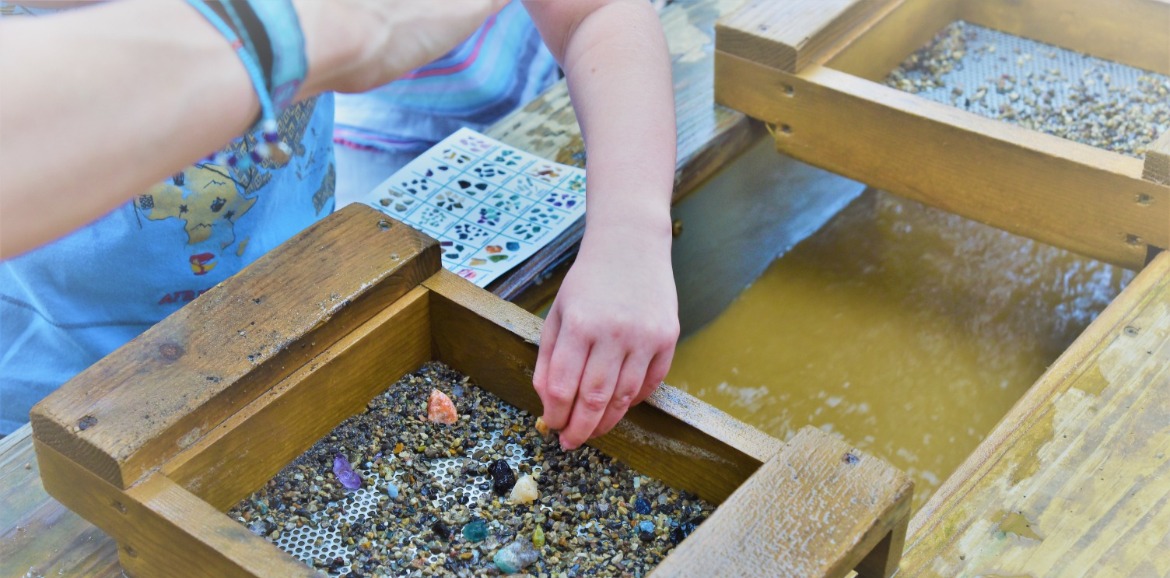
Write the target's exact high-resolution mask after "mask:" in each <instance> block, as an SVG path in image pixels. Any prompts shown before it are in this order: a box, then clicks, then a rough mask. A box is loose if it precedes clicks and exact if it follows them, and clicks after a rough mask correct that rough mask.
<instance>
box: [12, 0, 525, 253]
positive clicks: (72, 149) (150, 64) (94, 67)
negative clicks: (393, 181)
mask: <svg viewBox="0 0 1170 578" xmlns="http://www.w3.org/2000/svg"><path fill="white" fill-rule="evenodd" d="M503 3H504V0H444V2H441V3H434V2H431V1H429V0H398V1H396V2H387V1H385V0H331V1H328V2H327V1H324V0H294V5H295V8H296V11H297V13H298V16H299V19H300V22H301V27H302V29H303V31H304V34H305V45H306V53H307V57H308V64H309V71H308V77H307V78H306V79H305V84H304V85H303V87H302V91H301V93H300V95H299V96H300V97H301V98H305V97H309V96H313V95H315V94H317V93H319V92H323V91H325V90H352V91H358V90H364V89H368V88H373V87H375V86H378V85H380V84H383V83H385V82H388V81H390V80H392V79H393V78H396V77H397V76H399V75H401V74H402V73H405V72H407V71H409V70H411V69H412V68H414V67H417V66H420V65H422V64H424V63H426V62H428V61H430V60H431V59H433V58H435V57H438V56H440V55H442V54H443V53H444V52H446V51H447V50H448V49H450V47H451V46H454V45H455V44H456V43H457V42H459V41H461V40H463V39H464V38H466V37H467V36H468V35H469V34H471V32H472V31H474V30H475V27H476V26H478V25H479V24H480V23H481V22H483V20H484V19H485V18H486V17H487V16H488V15H489V14H491V13H493V12H494V11H495V10H497V9H499V8H500V7H501V6H503ZM58 5H59V4H58ZM258 112H259V101H258V99H257V97H256V94H255V92H254V90H253V88H252V84H251V81H250V80H249V78H248V76H247V74H246V73H245V70H244V67H243V65H242V64H241V63H240V61H239V59H238V58H237V56H236V54H235V52H234V51H233V50H232V47H231V46H230V45H229V44H228V42H227V41H226V40H225V39H224V37H223V36H221V35H220V34H219V32H217V31H216V30H215V29H214V28H213V27H212V26H211V25H210V24H209V23H208V22H207V21H206V20H205V19H204V18H203V17H202V16H201V15H200V14H199V13H198V12H196V11H195V10H194V9H193V8H192V7H191V6H188V5H187V3H186V2H182V1H181V0H125V1H120V2H109V3H106V4H101V5H96V6H91V7H84V8H79V9H77V10H73V11H69V12H65V13H61V14H56V15H52V16H43V17H14V18H4V19H3V20H2V21H0V127H3V128H2V130H3V135H2V136H0V258H5V257H11V256H14V255H17V254H19V253H21V252H24V251H26V250H29V249H32V248H34V247H36V246H37V245H40V244H43V243H46V242H48V241H51V240H53V239H54V238H56V237H59V236H61V235H64V234H66V233H68V232H69V231H71V230H73V229H76V228H78V227H81V226H83V225H85V224H86V223H88V222H90V221H91V220H93V219H96V218H98V217H100V216H101V215H103V214H105V213H106V212H108V211H110V210H111V209H113V208H115V207H116V206H118V205H119V204H121V203H123V202H125V201H126V200H127V199H128V198H130V196H132V195H134V194H137V193H140V192H142V191H145V190H147V189H148V188H149V187H150V186H151V185H153V184H155V183H157V182H158V181H160V180H162V179H164V178H166V177H168V176H170V175H172V174H174V173H176V172H178V171H179V170H181V169H182V168H183V167H185V166H187V165H189V164H190V163H191V162H193V161H196V160H198V159H199V158H201V157H203V156H205V155H207V154H209V153H212V152H214V151H216V150H218V149H219V148H220V147H222V146H224V145H225V144H227V142H228V141H230V140H231V139H232V138H233V137H235V136H238V135H240V134H241V133H242V132H244V131H245V130H246V129H247V128H248V126H249V124H251V122H252V121H253V120H254V119H255V118H256V116H257V114H258Z"/></svg>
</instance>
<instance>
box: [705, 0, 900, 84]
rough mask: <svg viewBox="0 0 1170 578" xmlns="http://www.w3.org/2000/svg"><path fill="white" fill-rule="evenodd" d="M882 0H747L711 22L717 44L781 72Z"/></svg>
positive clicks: (820, 54)
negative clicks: (748, 0) (732, 10)
mask: <svg viewBox="0 0 1170 578" xmlns="http://www.w3.org/2000/svg"><path fill="white" fill-rule="evenodd" d="M887 3H888V2H886V1H884V0H788V1H786V2H776V1H775V0H752V1H750V2H748V3H747V4H746V5H744V6H743V7H742V8H740V9H739V10H737V11H735V12H733V13H732V14H729V15H728V16H725V17H724V18H723V19H722V20H720V21H719V22H717V23H716V24H715V34H716V37H717V39H718V40H717V41H718V43H719V48H718V49H719V50H720V51H722V52H725V53H727V54H734V55H736V56H738V57H740V58H744V59H747V60H751V61H753V62H759V63H761V64H764V65H765V66H770V67H772V68H775V69H777V70H783V71H784V72H800V71H801V70H803V69H804V67H806V66H808V65H809V64H812V63H813V62H817V61H818V60H820V59H822V58H824V57H825V52H826V51H827V50H828V49H829V48H830V47H833V46H838V44H839V41H840V39H841V38H842V36H844V35H846V34H848V33H849V32H851V31H852V30H854V29H855V28H857V27H858V26H861V25H862V24H863V23H865V22H867V21H868V20H869V19H870V17H871V16H872V15H873V14H874V13H875V12H877V11H878V10H880V9H881V8H883V7H884V5H885V4H887Z"/></svg>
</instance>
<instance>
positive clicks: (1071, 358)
mask: <svg viewBox="0 0 1170 578" xmlns="http://www.w3.org/2000/svg"><path fill="white" fill-rule="evenodd" d="M1168 452H1170V253H1166V252H1163V253H1162V254H1160V255H1159V256H1158V257H1157V258H1156V259H1154V261H1153V262H1152V263H1151V264H1150V265H1149V266H1148V267H1146V269H1145V270H1143V271H1142V272H1141V273H1140V274H1138V276H1137V277H1136V278H1135V279H1134V280H1133V282H1132V283H1130V285H1129V287H1127V288H1126V289H1125V291H1123V292H1122V294H1121V295H1120V296H1118V297H1117V299H1115V300H1114V301H1113V303H1112V304H1110V305H1109V307H1108V308H1107V309H1106V310H1105V311H1104V312H1103V313H1102V314H1101V315H1100V317H1098V318H1097V319H1096V320H1095V321H1094V322H1093V323H1092V325H1090V326H1089V328H1088V329H1086V330H1085V333H1084V334H1083V335H1081V337H1080V338H1078V339H1077V341H1076V342H1074V343H1073V345H1072V347H1070V348H1069V349H1068V350H1067V351H1066V352H1065V353H1064V354H1063V355H1062V356H1061V357H1060V359H1058V360H1057V361H1056V363H1055V364H1053V366H1052V367H1051V368H1049V370H1048V371H1047V372H1046V373H1045V374H1044V375H1043V376H1042V377H1041V378H1040V380H1039V381H1038V382H1037V383H1036V385H1035V386H1033V387H1032V389H1031V390H1029V391H1028V393H1026V394H1025V395H1024V397H1023V398H1022V399H1021V400H1020V401H1019V402H1018V403H1017V404H1016V406H1015V407H1014V408H1013V409H1012V411H1011V412H1010V413H1009V414H1008V415H1007V416H1006V417H1004V419H1003V421H1001V422H1000V424H999V425H998V426H997V427H996V428H995V430H993V431H992V432H991V434H990V435H989V436H988V437H987V440H986V441H984V443H983V444H981V445H980V446H979V449H978V450H977V451H976V452H975V453H974V454H973V455H972V456H971V457H970V458H969V459H968V460H967V461H966V462H965V463H964V464H963V465H962V466H961V467H960V468H959V470H958V471H956V472H955V473H954V474H953V475H952V476H951V477H950V478H949V479H948V480H947V482H946V483H944V484H943V486H942V487H941V488H940V489H939V490H938V492H936V493H935V494H934V496H932V497H931V499H930V501H929V502H928V503H927V505H926V506H925V507H924V508H923V509H922V510H921V511H920V512H918V514H916V515H915V517H914V520H913V522H912V525H911V530H910V533H911V536H910V539H909V540H908V541H907V550H906V553H905V557H904V558H903V561H902V569H901V571H900V573H899V576H1166V575H1168V574H1170V555H1168V554H1167V553H1168V552H1170V460H1167V454H1168Z"/></svg>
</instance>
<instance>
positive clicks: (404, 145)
mask: <svg viewBox="0 0 1170 578" xmlns="http://www.w3.org/2000/svg"><path fill="white" fill-rule="evenodd" d="M558 77H559V69H558V68H557V63H556V60H554V59H553V57H552V54H551V53H550V52H549V51H548V48H546V47H545V45H544V42H543V41H542V40H541V38H540V33H539V32H538V31H537V30H536V26H535V25H533V23H532V19H531V18H530V17H529V16H528V12H527V11H526V10H525V9H524V6H523V5H521V4H520V2H518V1H513V2H511V3H510V4H508V5H507V6H505V7H504V8H503V9H501V10H500V11H499V12H498V13H497V14H495V15H494V16H492V17H490V18H488V19H487V21H485V22H484V23H483V25H482V26H480V27H479V29H478V30H476V31H475V33H473V34H472V35H471V36H470V37H468V38H467V40H465V41H463V43H462V44H460V45H459V46H457V47H455V49H453V50H451V51H450V52H448V53H447V54H446V55H444V56H443V57H441V58H439V59H437V60H435V61H434V62H432V63H430V64H427V65H426V66H424V67H422V68H419V69H418V70H415V71H413V72H411V73H409V74H406V75H405V76H403V77H402V78H399V79H398V80H395V81H394V82H391V83H390V84H387V85H385V86H382V87H379V88H377V89H374V90H371V91H368V92H364V93H361V94H338V95H337V112H336V130H335V132H334V136H335V139H336V141H337V142H338V144H341V145H349V146H357V147H361V148H367V149H375V150H380V151H384V152H390V153H397V152H403V151H408V152H416V153H417V152H422V151H423V150H425V149H426V148H428V147H430V146H431V145H432V144H434V143H436V142H438V141H440V140H442V139H443V138H445V137H446V136H447V135H449V134H451V133H453V132H455V131H456V130H458V129H459V128H461V127H469V128H473V129H476V130H480V129H482V128H484V127H485V126H487V125H489V124H491V123H493V122H495V121H497V120H499V119H500V118H502V117H503V116H505V115H507V114H508V113H509V112H512V111H513V110H514V109H516V108H518V107H519V106H521V105H523V104H525V103H527V102H528V101H530V100H532V99H534V98H536V96H537V95H538V94H540V93H541V92H542V91H544V90H545V89H546V88H548V87H549V86H550V85H552V84H553V83H554V82H555V81H556V80H557V79H558Z"/></svg>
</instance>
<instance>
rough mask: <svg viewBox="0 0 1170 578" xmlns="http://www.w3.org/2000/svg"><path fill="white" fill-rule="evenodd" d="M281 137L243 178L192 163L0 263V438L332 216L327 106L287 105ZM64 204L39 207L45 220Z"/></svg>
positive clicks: (317, 102)
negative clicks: (68, 385)
mask: <svg viewBox="0 0 1170 578" xmlns="http://www.w3.org/2000/svg"><path fill="white" fill-rule="evenodd" d="M279 131H280V135H281V140H283V141H284V142H286V143H288V144H289V145H290V147H291V149H292V150H291V154H290V155H288V156H287V157H284V155H273V158H271V159H269V160H265V161H263V162H262V163H260V164H259V165H252V166H249V167H247V168H242V167H241V168H231V167H228V166H226V165H217V164H211V163H197V164H195V165H194V166H191V167H189V168H187V169H185V170H184V171H183V172H182V173H180V174H177V175H175V176H174V177H172V178H170V179H167V180H166V181H164V182H161V183H158V184H157V185H155V186H154V187H152V188H151V189H150V190H148V191H145V192H140V194H138V195H136V196H134V197H133V200H131V201H130V202H127V203H126V204H124V205H122V206H121V207H118V208H117V209H115V210H114V211H112V212H111V213H109V214H107V215H105V216H104V217H101V218H100V219H98V220H97V221H95V222H93V223H92V224H90V225H88V226H86V227H84V228H82V229H80V230H77V231H75V232H73V233H72V234H70V235H68V236H66V237H64V238H61V239H59V240H57V241H54V242H52V243H50V244H48V245H45V246H43V247H40V248H38V249H35V250H33V251H31V252H29V253H26V254H23V255H20V256H18V257H15V258H13V259H10V260H7V261H3V262H0V434H8V433H11V432H12V431H13V430H15V429H16V428H17V427H20V426H21V425H23V424H24V423H25V422H27V421H28V412H29V410H30V409H31V408H32V406H33V404H35V403H36V402H37V401H39V400H40V399H41V398H43V397H44V396H46V395H48V394H49V393H51V392H52V391H53V390H54V389H56V388H57V387H59V386H60V385H61V384H62V383H64V382H66V381H68V380H69V379H70V378H72V377H73V376H74V375H76V374H77V373H79V372H81V371H82V370H83V369H85V368H86V367H88V366H89V365H91V364H93V363H94V362H96V361H97V360H98V359H101V358H102V357H104V356H105V355H108V354H109V353H110V352H112V351H113V350H115V349H117V348H118V347H119V346H121V345H122V344H124V343H125V342H127V341H129V340H131V339H133V338H134V337H135V336H137V335H138V334H139V333H141V332H143V331H145V330H146V329H147V328H149V327H150V326H151V325H153V324H155V323H157V322H158V321H160V320H161V319H163V318H164V317H166V316H167V315H169V314H171V313H173V312H174V311H176V310H177V309H179V308H180V307H182V306H183V305H184V304H185V303H187V302H189V301H191V300H192V299H194V298H195V297H197V296H198V295H200V294H201V293H203V292H205V291H207V290H208V289H210V288H211V287H212V286H214V285H215V284H216V283H219V282H220V281H223V280H224V279H227V278H228V277H230V276H231V275H233V274H235V273H237V272H238V271H240V270H241V269H243V268H244V267H245V266H246V265H248V264H249V263H251V262H252V261H254V260H256V259H257V258H258V257H260V256H261V255H263V254H264V253H266V252H268V251H269V250H271V249H272V248H274V247H276V246H277V245H279V244H280V243H282V242H284V241H285V240H287V239H288V238H290V237H292V236H293V235H294V234H296V233H298V232H300V231H301V230H302V229H304V228H306V227H307V226H309V225H311V224H312V223H314V222H315V221H317V220H318V219H320V218H322V217H324V216H326V215H328V214H329V213H330V212H332V210H333V191H334V177H335V173H334V168H333V148H332V147H333V145H332V142H331V138H330V137H331V135H332V132H333V96H332V95H331V94H325V95H322V96H320V97H318V98H316V99H312V100H308V101H304V102H300V103H297V104H295V105H293V106H292V107H291V108H289V110H287V111H285V112H284V114H282V115H281V117H280V119H279ZM255 144H256V141H255V139H254V137H248V139H247V140H245V141H238V142H236V143H235V144H233V145H232V146H231V147H229V149H230V150H234V151H235V152H236V153H237V154H239V155H240V156H241V157H246V156H248V155H247V151H248V150H249V149H250V148H251V146H254V145H255ZM278 157H279V158H278ZM144 161H145V159H144V160H141V161H134V162H144ZM133 193H134V191H127V197H131V195H132V194H133ZM69 194H85V192H84V191H76V192H73V193H69ZM69 194H62V195H60V196H59V197H58V198H56V199H51V200H46V203H45V210H52V208H53V203H57V202H68V196H69Z"/></svg>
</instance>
